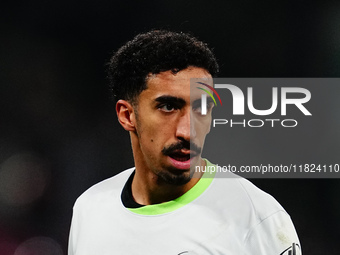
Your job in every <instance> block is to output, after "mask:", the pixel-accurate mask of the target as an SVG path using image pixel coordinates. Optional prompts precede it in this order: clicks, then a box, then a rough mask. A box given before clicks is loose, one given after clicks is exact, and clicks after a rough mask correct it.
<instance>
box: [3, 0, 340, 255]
mask: <svg viewBox="0 0 340 255" xmlns="http://www.w3.org/2000/svg"><path fill="white" fill-rule="evenodd" d="M339 27H340V2H338V1H299V0H297V1H253V0H239V1H211V2H207V1H201V0H197V1H175V0H173V1H168V0H166V1H143V2H142V1H125V2H123V1H113V0H111V1H107V0H102V1H97V2H95V1H87V0H84V1H64V0H59V1H48V0H46V1H43V0H37V1H2V3H1V7H0V255H12V254H15V255H22V254H27V253H25V250H26V251H27V250H29V251H31V252H32V253H30V254H34V255H35V254H39V255H40V254H57V255H60V254H64V255H66V254H67V240H68V231H69V225H70V221H71V216H72V206H73V203H74V202H75V200H76V198H77V197H78V196H79V195H80V194H81V193H82V192H84V191H85V190H86V189H87V188H89V187H90V186H91V185H93V184H95V183H97V182H99V181H101V180H103V179H105V178H107V177H110V176H112V175H114V174H116V173H118V172H120V171H122V170H123V169H126V168H128V167H131V166H133V160H132V154H131V149H130V143H129V136H128V134H127V133H126V132H125V131H123V129H122V128H121V127H120V126H119V124H118V123H117V121H116V115H115V111H114V104H113V103H112V102H111V101H110V99H109V97H108V94H107V83H106V80H105V63H106V62H107V61H108V59H109V57H110V55H111V53H112V52H113V51H114V50H116V49H117V48H118V47H120V46H121V45H122V44H124V43H125V42H126V41H127V40H130V39H131V38H132V37H133V36H134V35H136V34H137V33H139V32H143V31H147V30H150V29H152V28H167V29H172V30H176V31H184V32H192V33H193V34H194V35H196V36H197V37H198V38H199V39H201V40H203V41H206V42H208V44H209V45H210V46H211V47H213V48H214V52H215V53H216V55H217V57H218V60H219V63H220V66H221V73H220V76H221V77H339V76H340V69H339V63H340V30H339ZM325 100H327V99H325ZM333 109H334V114H333V116H332V117H333V118H334V119H339V120H340V118H339V117H340V112H339V111H340V110H339V109H336V108H335V107H334V108H333ZM337 123H338V125H339V126H340V121H338V122H337ZM333 128H334V127H333ZM333 135H334V134H333ZM240 139H247V138H246V136H245V137H244V138H242V137H241V138H240ZM339 140H340V134H339V133H337V134H335V137H334V139H333V141H334V143H338V142H339ZM240 144H242V142H241V143H240ZM240 144H239V145H238V148H239V149H240V150H242V148H240ZM230 146H232V145H230ZM311 146H325V150H326V149H327V144H321V145H319V144H317V145H315V144H312V142H311ZM267 150H268V148H267ZM302 153H303V152H302ZM306 163H308V162H306ZM337 163H339V162H337ZM254 182H255V183H256V184H257V185H258V186H260V187H261V188H262V189H264V190H265V191H267V192H269V193H271V194H272V195H273V196H274V197H276V198H277V200H279V201H280V203H281V204H282V205H283V206H284V207H285V208H286V210H287V211H288V212H289V213H290V215H291V217H292V219H293V221H294V223H295V225H296V228H297V231H298V233H299V236H300V239H301V243H302V247H303V251H304V254H327V255H330V254H339V253H340V245H339V242H338V237H339V234H340V233H339V232H340V231H339V229H340V220H339V215H340V205H339V202H340V201H339V200H340V199H339V197H338V194H339V192H340V180H339V179H318V180H314V179H273V180H268V179H266V180H260V179H256V180H254Z"/></svg>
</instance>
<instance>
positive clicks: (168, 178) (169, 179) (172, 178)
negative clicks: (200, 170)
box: [156, 169, 192, 186]
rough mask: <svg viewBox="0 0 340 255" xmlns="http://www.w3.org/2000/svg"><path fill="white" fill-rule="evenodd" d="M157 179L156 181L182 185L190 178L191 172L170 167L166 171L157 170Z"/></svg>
mask: <svg viewBox="0 0 340 255" xmlns="http://www.w3.org/2000/svg"><path fill="white" fill-rule="evenodd" d="M156 175H157V176H158V178H159V180H158V182H162V183H166V184H170V185H174V186H182V185H184V184H187V183H188V182H189V181H190V180H191V178H192V173H191V171H190V172H187V171H183V170H178V169H170V170H168V171H159V172H157V173H156Z"/></svg>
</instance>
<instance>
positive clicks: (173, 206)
mask: <svg viewBox="0 0 340 255" xmlns="http://www.w3.org/2000/svg"><path fill="white" fill-rule="evenodd" d="M204 161H205V162H206V164H207V167H216V166H215V165H213V164H211V163H210V162H209V161H208V160H206V159H204ZM215 173H216V171H214V172H212V171H211V172H208V171H206V172H205V173H204V174H203V176H202V177H201V179H200V180H199V181H198V182H197V183H196V184H195V186H194V187H192V188H191V189H190V190H188V191H187V192H186V193H185V194H183V195H182V196H180V197H178V198H176V199H174V200H171V201H168V202H165V203H161V204H154V205H145V206H143V207H139V208H128V210H129V211H131V212H133V213H137V214H140V215H159V214H164V213H169V212H173V211H175V210H177V209H179V208H181V207H183V206H185V205H187V204H189V203H191V202H192V201H194V200H195V199H196V198H198V197H199V196H200V195H201V194H202V193H203V192H204V191H205V190H206V189H207V188H208V187H209V185H210V183H211V182H212V180H213V179H214V176H215Z"/></svg>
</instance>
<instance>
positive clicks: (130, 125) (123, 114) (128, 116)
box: [116, 100, 136, 131]
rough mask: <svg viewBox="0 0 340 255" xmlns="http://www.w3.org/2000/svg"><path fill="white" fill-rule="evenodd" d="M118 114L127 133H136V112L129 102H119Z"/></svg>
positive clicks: (117, 105)
mask: <svg viewBox="0 0 340 255" xmlns="http://www.w3.org/2000/svg"><path fill="white" fill-rule="evenodd" d="M116 112H117V117H118V121H119V123H120V124H121V125H122V127H123V128H124V129H125V130H126V131H136V127H135V124H136V118H135V112H134V109H133V107H132V105H131V104H130V103H129V102H128V101H125V100H119V101H118V102H117V104H116Z"/></svg>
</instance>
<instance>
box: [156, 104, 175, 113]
mask: <svg viewBox="0 0 340 255" xmlns="http://www.w3.org/2000/svg"><path fill="white" fill-rule="evenodd" d="M158 109H160V110H161V111H163V112H172V111H174V110H177V108H176V107H175V106H174V105H173V104H171V103H166V104H162V105H160V106H159V107H158Z"/></svg>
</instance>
